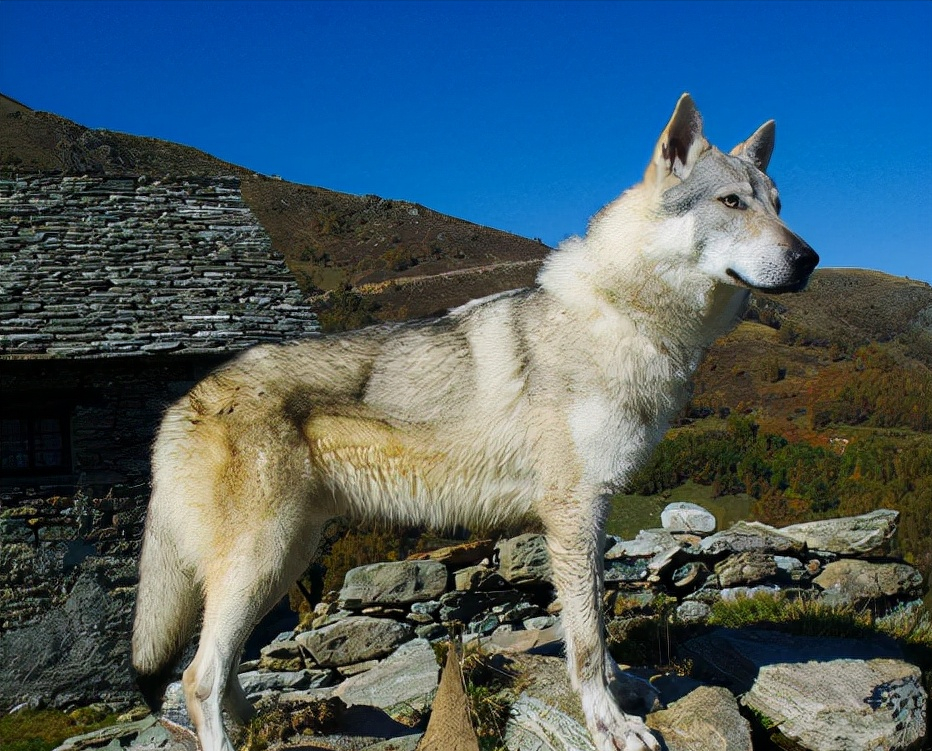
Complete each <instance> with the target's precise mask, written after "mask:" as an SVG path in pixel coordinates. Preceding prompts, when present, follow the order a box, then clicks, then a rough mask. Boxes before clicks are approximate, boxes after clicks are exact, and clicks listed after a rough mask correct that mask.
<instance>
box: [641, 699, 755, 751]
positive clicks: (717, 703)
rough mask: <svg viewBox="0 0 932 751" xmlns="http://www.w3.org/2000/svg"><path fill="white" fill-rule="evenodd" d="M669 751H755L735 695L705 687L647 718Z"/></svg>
mask: <svg viewBox="0 0 932 751" xmlns="http://www.w3.org/2000/svg"><path fill="white" fill-rule="evenodd" d="M647 726H648V727H649V728H651V729H652V730H656V731H658V732H659V733H660V734H661V735H662V736H663V740H664V743H665V744H666V748H667V751H752V748H753V747H752V746H751V726H750V724H749V723H748V721H747V720H746V719H744V717H742V716H741V713H740V711H739V710H738V702H737V700H736V699H735V697H734V695H733V694H732V693H731V692H730V691H729V690H728V689H725V688H721V687H719V686H701V687H699V688H697V689H695V690H693V691H691V692H690V693H689V694H687V695H686V696H684V697H683V698H682V699H680V700H679V701H676V702H674V703H673V704H671V705H670V706H669V707H668V708H667V709H663V710H660V711H659V712H654V713H653V714H649V715H647Z"/></svg>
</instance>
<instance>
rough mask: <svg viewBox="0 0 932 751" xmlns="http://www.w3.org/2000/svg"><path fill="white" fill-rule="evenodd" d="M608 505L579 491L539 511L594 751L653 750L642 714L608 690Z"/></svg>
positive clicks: (575, 684) (611, 668)
mask: <svg viewBox="0 0 932 751" xmlns="http://www.w3.org/2000/svg"><path fill="white" fill-rule="evenodd" d="M606 510H607V502H606V501H605V500H604V499H602V498H599V497H598V495H597V494H595V493H593V494H591V495H587V494H585V493H583V492H578V493H577V494H576V495H575V496H574V497H571V498H569V499H560V500H559V501H555V502H554V503H553V504H552V506H550V507H549V508H548V511H547V513H546V514H545V515H542V518H543V522H544V525H545V527H546V532H547V544H548V547H549V549H550V560H551V566H552V570H553V582H554V584H555V585H556V587H557V592H558V594H559V596H560V600H561V601H562V604H563V611H562V619H563V630H564V633H565V639H566V662H567V668H568V670H569V674H570V681H571V683H572V684H573V687H574V688H575V689H576V690H577V692H578V693H579V697H580V700H581V701H582V708H583V713H584V714H585V716H586V724H587V725H588V727H589V732H590V733H591V734H592V740H593V742H594V743H595V746H596V748H597V749H598V751H648V750H649V751H657V749H659V748H660V746H659V744H658V743H657V740H656V739H655V738H654V736H653V735H652V734H651V732H650V730H649V729H648V728H647V726H646V725H645V724H644V722H643V721H642V720H641V718H639V717H635V716H632V715H627V714H625V713H624V712H622V711H621V709H619V707H618V706H617V704H616V703H615V700H614V697H613V696H612V692H611V689H610V683H609V681H610V678H609V677H610V676H612V675H613V673H614V669H615V665H614V661H613V660H612V658H611V657H610V656H609V655H608V652H607V650H606V646H605V637H604V634H603V623H602V594H603V588H604V578H603V545H604V537H605V536H604V532H603V524H604V520H605V514H606Z"/></svg>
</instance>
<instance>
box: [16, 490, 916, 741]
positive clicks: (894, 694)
mask: <svg viewBox="0 0 932 751" xmlns="http://www.w3.org/2000/svg"><path fill="white" fill-rule="evenodd" d="M662 519H663V525H664V526H663V528H662V529H654V530H645V531H643V532H641V533H640V534H639V535H638V536H637V537H636V538H635V539H634V540H619V539H614V538H609V540H608V541H607V545H606V553H605V580H606V595H605V600H604V605H605V610H606V613H607V617H608V633H609V637H610V644H611V646H612V649H613V652H614V653H615V654H616V656H617V657H618V658H619V661H620V662H623V663H628V664H631V665H634V667H633V668H631V669H630V670H629V671H628V672H627V673H626V674H624V675H620V676H619V680H618V686H617V688H618V694H619V699H620V701H621V702H622V703H623V704H625V705H626V706H627V708H628V709H629V710H630V711H635V712H638V713H640V714H646V715H647V722H648V724H649V726H650V727H651V728H653V729H654V730H655V732H656V733H657V735H658V737H660V738H662V739H663V742H664V743H665V745H666V748H667V749H669V750H670V751H686V750H687V749H688V750H690V751H704V750H705V749H727V750H728V751H733V750H735V749H751V748H757V749H761V748H777V747H779V748H791V749H811V750H812V751H823V750H824V751H829V750H831V749H838V750H839V751H842V750H843V751H858V750H860V749H864V751H867V750H868V749H891V750H892V749H921V748H928V745H927V744H928V742H929V738H928V716H927V715H928V695H927V686H924V685H923V676H922V673H921V670H920V668H919V666H918V665H917V664H914V663H915V662H916V660H915V658H914V654H919V653H920V652H921V649H922V648H924V649H925V650H926V651H925V652H924V654H926V655H927V656H928V650H929V648H930V647H932V644H928V643H927V644H926V645H925V646H924V647H923V646H922V644H921V641H922V638H923V637H922V634H925V638H926V639H927V638H928V635H929V633H930V629H929V625H928V622H927V621H926V622H925V630H924V631H922V628H923V627H922V625H921V623H922V622H921V617H922V616H921V613H922V612H923V611H922V607H921V603H920V601H919V600H918V598H919V596H920V595H921V593H922V578H921V576H920V575H919V573H918V572H917V571H916V570H915V569H914V568H913V567H911V566H909V565H908V564H905V563H903V562H902V561H899V560H897V559H896V558H894V557H891V555H890V546H891V543H892V541H893V537H894V533H895V529H896V520H897V514H896V513H895V512H890V511H876V512H873V513H871V514H867V515H864V516H860V517H852V518H846V519H836V520H831V521H827V522H814V523H809V524H800V525H794V526H791V527H784V528H782V529H774V528H772V527H767V526H765V525H762V524H755V523H744V522H742V523H739V524H736V525H734V526H732V527H731V528H729V529H727V530H722V531H719V532H715V521H714V518H713V517H712V516H711V514H708V513H707V512H705V511H704V510H703V509H701V508H699V507H697V506H694V505H692V504H671V505H670V506H669V507H668V508H667V509H666V511H665V512H664V514H663V516H662ZM10 528H12V529H14V530H15V529H20V530H21V529H22V527H19V526H17V525H12V524H10V523H9V522H8V523H7V529H10ZM97 568H98V569H99V568H100V565H99V564H98V566H97ZM548 573H549V560H548V556H547V552H546V548H545V546H544V541H543V538H542V537H541V536H539V535H533V534H527V535H521V536H519V537H515V538H511V539H506V540H500V541H498V542H492V541H477V542H470V543H466V544H463V545H460V546H456V547H452V548H444V549H442V550H437V551H433V552H431V553H427V554H422V555H421V556H420V557H419V558H418V559H414V560H406V561H397V562H387V563H379V564H374V565H370V566H364V567H360V568H357V569H354V570H352V571H350V572H349V573H348V574H347V576H346V579H345V581H344V585H343V588H342V589H341V591H340V592H339V593H333V594H332V595H331V597H330V598H327V600H326V601H325V602H322V603H320V604H319V605H318V606H317V609H316V611H315V618H314V619H313V621H312V622H311V623H310V624H309V627H308V628H304V629H295V630H290V631H287V632H285V633H282V634H280V635H278V636H277V637H276V638H275V639H273V640H272V641H271V642H270V643H268V644H267V645H266V646H264V647H263V648H262V649H261V654H260V656H259V658H258V659H256V660H251V661H249V662H246V663H244V664H243V665H242V666H241V668H240V680H241V681H242V683H243V685H244V687H245V689H246V692H247V693H248V694H249V696H250V697H251V698H252V699H253V700H254V701H255V702H257V705H258V706H259V708H260V710H261V711H260V716H259V720H257V721H256V722H254V723H253V725H251V726H250V728H248V730H247V731H246V732H243V731H240V732H239V735H238V736H237V737H238V738H239V739H240V742H241V743H242V744H244V745H245V746H246V747H247V748H249V749H251V750H255V749H259V748H264V747H266V746H271V747H273V748H275V747H295V748H302V749H306V750H307V751H311V750H312V749H344V750H345V751H362V750H363V749H365V751H388V749H399V750H400V749H413V748H414V747H415V746H416V745H417V744H418V742H419V740H420V739H421V738H422V734H423V733H424V729H425V726H426V723H427V719H428V717H430V708H431V704H432V702H433V700H434V698H435V696H436V695H437V689H438V681H439V678H438V674H439V669H438V665H439V664H441V663H442V653H443V652H444V649H445V647H444V645H446V644H447V643H448V640H449V634H450V629H449V625H450V624H451V623H455V624H459V626H458V628H459V630H460V631H461V633H462V637H461V638H462V641H463V643H464V645H463V648H462V655H463V656H462V657H461V664H462V666H463V671H464V672H465V673H466V676H467V677H466V681H465V685H466V686H467V694H468V697H466V698H461V703H462V704H463V705H465V706H471V707H472V710H473V713H472V715H471V716H472V720H473V724H474V725H476V726H477V729H478V731H479V734H480V736H481V737H482V741H483V744H484V746H483V747H484V748H499V749H501V748H504V749H508V750H509V751H563V750H564V749H566V750H567V751H568V750H569V749H581V750H585V751H588V750H589V749H591V748H592V746H591V743H590V741H589V739H588V734H587V732H586V730H585V727H584V725H583V724H582V717H581V712H580V707H579V705H578V700H577V698H576V696H575V694H574V693H573V692H572V691H571V690H570V687H569V683H568V680H567V678H566V673H565V669H564V666H563V663H562V659H561V657H560V654H561V649H562V641H561V627H560V603H559V601H558V600H555V598H554V593H553V590H552V588H551V587H550V585H549V583H548ZM98 576H100V574H99V572H98ZM82 577H83V578H82ZM97 582H98V580H95V579H93V578H90V574H86V573H85V574H81V575H79V576H78V579H77V583H76V585H75V587H74V590H73V591H75V590H76V591H77V592H78V596H77V600H76V599H75V595H74V594H73V595H72V596H71V597H69V599H68V600H67V601H66V602H65V604H64V605H63V606H62V608H60V609H59V614H58V617H57V620H56V619H53V620H48V618H49V617H50V616H46V619H45V620H40V621H39V622H37V623H36V624H33V625H32V626H30V627H28V628H31V629H33V631H35V630H36V629H42V628H44V629H49V628H50V627H52V626H54V629H58V630H57V631H54V629H53V631H54V637H55V639H54V640H55V641H57V642H59V643H65V642H67V641H68V638H69V631H68V629H69V628H72V629H79V630H80V629H83V632H82V633H84V636H85V637H87V633H86V632H87V631H88V625H87V624H86V623H84V621H87V620H89V618H88V616H86V615H84V613H86V612H87V611H88V608H91V610H92V612H94V613H95V616H97V617H99V616H100V614H101V612H103V613H104V614H106V613H110V615H109V616H107V617H109V618H110V619H111V620H114V621H115V622H116V621H118V620H119V618H118V616H117V615H115V613H116V612H117V610H119V609H118V608H115V609H114V605H113V597H114V595H113V594H112V593H110V594H107V592H106V588H105V586H104V585H102V584H99V583H97ZM95 587H97V589H95ZM98 589H99V591H98ZM82 598H84V599H82ZM87 598H90V600H88V601H87V602H85V600H87ZM107 606H109V607H111V608H112V612H111V611H108V610H104V611H101V608H105V607H107ZM748 608H757V609H759V610H760V611H761V612H763V613H764V614H765V617H766V614H767V613H776V612H778V610H779V609H786V608H795V610H794V611H793V612H795V613H796V614H797V616H800V615H801V616H802V617H803V620H805V618H806V617H808V620H809V622H810V625H812V626H813V627H812V628H809V629H806V628H804V629H802V630H800V629H798V628H797V629H795V633H786V632H783V631H776V630H773V629H772V628H769V627H768V626H767V625H758V626H755V627H750V628H749V627H729V620H728V614H729V613H734V612H740V611H741V610H742V609H748ZM832 614H834V616H832ZM839 614H842V615H844V616H845V617H847V618H848V621H849V622H850V621H852V620H853V621H857V622H858V623H861V622H863V620H864V619H863V617H862V616H864V615H865V614H870V615H871V619H872V620H873V628H872V629H868V628H867V627H866V626H865V627H864V629H863V630H862V631H857V630H856V631H855V632H851V631H850V629H849V632H848V636H847V638H842V637H838V636H831V635H825V634H831V633H833V631H832V628H831V626H830V625H829V626H828V627H826V626H825V623H823V622H828V620H831V617H835V618H836V620H838V615H839ZM52 615H54V613H52ZM69 615H70V618H69V617H68V616H69ZM926 617H927V616H926ZM859 619H860V620H859ZM81 624H83V625H81ZM878 629H879V631H878ZM25 630H27V629H21V630H12V631H10V632H8V633H6V634H4V635H3V636H2V637H0V657H2V658H3V660H2V664H3V666H4V667H3V668H2V670H3V672H4V673H5V674H6V679H5V680H3V681H2V682H3V683H5V684H7V685H8V686H10V685H17V683H16V682H17V681H19V684H18V685H19V686H20V687H21V688H19V689H18V690H16V691H12V692H11V689H9V688H8V689H7V690H6V691H5V694H6V698H5V700H6V701H8V702H9V701H10V700H11V699H18V700H20V703H21V704H22V703H23V702H25V703H26V704H28V702H29V701H30V700H35V699H36V698H37V694H36V691H37V690H36V689H32V694H30V684H29V677H28V676H25V681H24V676H23V675H13V674H12V673H11V667H15V666H16V664H19V663H22V662H24V661H23V660H19V662H17V657H22V655H19V654H17V653H16V650H18V649H26V648H28V645H27V644H26V643H25V642H22V641H17V638H20V639H22V632H23V631H25ZM807 630H808V631H810V632H812V633H814V634H816V635H807V634H806V631H807ZM836 630H837V629H836ZM883 630H887V631H888V632H890V633H896V634H902V633H911V634H913V636H914V637H915V635H916V634H919V646H920V652H915V653H914V652H913V651H911V650H910V648H909V645H908V644H907V645H906V649H905V651H904V646H903V645H904V642H903V641H902V640H901V641H899V642H898V641H897V640H894V639H892V638H888V637H885V636H884V635H883V634H882V633H880V631H883ZM18 635H19V636H18ZM33 637H35V634H34V633H33ZM914 641H915V639H914ZM72 646H74V645H72ZM32 649H35V647H34V646H33V647H32ZM88 649H89V648H88V647H86V646H85V647H84V648H83V651H82V653H81V656H82V657H83V658H84V659H85V660H87V661H93V660H94V659H95V657H94V654H93V653H88ZM66 651H67V650H66ZM117 651H118V650H117ZM33 654H34V653H33ZM101 654H107V655H110V654H112V650H111V651H107V650H102V652H101ZM73 656H74V655H72V657H73ZM33 664H35V662H34V661H33ZM105 664H106V667H107V670H109V671H110V672H111V674H112V673H116V672H119V671H121V670H123V669H124V666H122V665H121V664H120V663H119V659H116V658H114V659H111V660H110V661H109V662H107V663H105ZM477 666H481V667H482V668H483V669H482V670H479V671H478V672H477V670H476V668H477ZM645 666H646V667H645ZM658 666H659V667H658ZM88 669H89V670H92V669H91V668H88ZM926 669H928V666H926ZM11 679H12V681H13V683H12V684H11V683H10V680H11ZM84 680H85V681H92V677H90V676H87V677H85V679H84ZM119 683H120V681H119V680H117V681H115V684H119ZM457 683H458V685H460V686H462V685H463V684H462V683H460V682H457ZM41 690H42V691H44V692H46V694H45V695H44V698H42V701H44V702H45V703H48V704H52V705H58V706H73V705H74V704H75V703H78V700H77V699H76V698H75V691H74V688H73V687H71V688H69V687H65V686H62V687H60V689H59V694H60V695H61V696H63V697H65V699H64V700H57V699H56V697H54V696H51V695H50V694H49V693H48V692H49V691H51V690H53V689H51V688H50V687H49V686H48V685H47V684H46V685H44V686H43V688H42V689H41ZM69 691H70V692H69ZM11 693H18V696H16V697H11V696H9V695H10V694H11ZM459 695H460V696H461V697H463V692H462V691H460V693H459ZM115 696H116V695H115V694H114V696H112V697H111V699H114V697H115ZM33 703H35V701H33ZM112 703H113V705H114V706H120V702H119V701H113V702H112ZM129 703H131V702H130V701H128V700H127V698H125V699H124V701H123V703H122V705H123V706H124V707H125V706H127V705H128V704H129ZM455 703H456V702H455V701H453V704H455ZM447 704H450V702H449V701H448V702H446V704H445V706H446V705H447ZM478 705H481V706H478ZM477 706H478V710H477ZM489 708H491V710H492V711H491V713H489V712H488V711H485V710H487V709H489ZM447 711H448V710H444V712H447ZM484 711H485V714H483V712H484ZM437 712H438V710H436V709H435V714H436V713H437ZM124 720H125V721H124V722H121V723H120V724H118V725H117V726H115V727H112V728H108V729H106V730H103V731H98V732H96V733H94V734H91V735H90V736H85V737H77V738H73V739H71V740H69V741H67V742H66V743H65V744H64V746H62V747H61V748H62V749H69V750H71V749H74V750H75V751H77V750H78V749H87V748H101V747H106V748H108V749H110V750H111V751H116V749H118V748H126V747H130V748H133V749H135V750H136V751H142V750H143V749H149V748H163V749H173V750H174V751H181V749H182V748H185V749H190V750H192V751H193V749H195V748H196V744H195V741H194V739H193V736H192V735H191V733H190V721H189V720H188V717H187V714H186V712H185V709H184V704H183V699H182V696H181V690H180V684H179V683H175V684H172V685H171V686H170V687H169V690H168V694H167V698H166V704H165V707H164V709H163V713H162V715H161V717H160V718H158V719H157V718H155V717H152V716H150V715H146V714H145V713H144V712H138V711H137V713H136V714H133V713H130V714H129V715H127V716H125V717H124ZM752 744H753V745H752ZM774 744H778V745H774ZM923 744H926V745H923ZM428 746H429V747H431V748H444V746H442V745H441V746H437V745H436V744H435V743H434V744H433V745H431V744H428V743H426V742H425V745H424V746H423V747H424V748H426V747H428ZM467 747H469V746H464V748H467ZM451 748H452V747H451Z"/></svg>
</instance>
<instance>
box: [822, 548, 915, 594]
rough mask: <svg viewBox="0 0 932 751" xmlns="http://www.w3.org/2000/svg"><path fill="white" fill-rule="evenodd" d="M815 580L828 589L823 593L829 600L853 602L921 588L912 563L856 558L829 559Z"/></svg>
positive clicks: (913, 592)
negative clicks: (873, 561)
mask: <svg viewBox="0 0 932 751" xmlns="http://www.w3.org/2000/svg"><path fill="white" fill-rule="evenodd" d="M813 582H814V583H815V584H816V585H817V586H819V587H821V588H822V589H823V590H825V593H824V596H825V597H828V598H829V599H830V600H832V601H836V602H842V603H851V604H854V605H859V604H862V603H865V602H869V601H871V600H880V599H883V598H887V597H897V596H906V597H911V596H916V595H919V594H921V592H922V574H921V573H920V572H919V571H917V570H916V569H915V568H913V567H912V566H910V565H909V564H906V563H872V562H870V561H863V560H859V559H856V558H849V559H843V560H840V561H834V562H833V563H829V564H828V565H827V566H826V567H825V569H824V570H823V571H822V573H821V574H819V575H818V576H817V577H816V578H815V579H813Z"/></svg>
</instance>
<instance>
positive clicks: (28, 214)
mask: <svg viewBox="0 0 932 751" xmlns="http://www.w3.org/2000/svg"><path fill="white" fill-rule="evenodd" d="M317 329H318V326H317V319H316V317H315V315H314V314H313V312H312V311H311V310H310V308H309V307H308V306H307V305H306V304H305V303H304V302H303V301H302V298H301V294H300V291H299V290H298V286H297V283H296V282H295V280H294V277H293V276H292V275H291V273H290V272H289V270H288V268H287V267H286V265H285V262H284V260H283V259H282V257H281V256H280V255H278V254H276V253H274V252H273V251H272V249H271V240H270V239H269V236H268V234H267V233H266V232H265V230H264V229H263V228H262V226H261V225H260V224H259V221H258V220H257V219H256V217H255V216H254V215H253V214H252V212H251V211H250V210H249V208H248V207H247V206H246V204H245V203H244V202H243V199H242V195H241V193H240V187H239V180H238V179H236V178H233V177H222V178H216V177H213V178H206V177H205V178H196V177H188V178H179V179H177V180H161V181H149V180H148V179H146V178H145V177H137V176H127V177H114V176H108V177H101V176H85V177H64V176H60V175H48V174H43V175H31V176H21V177H16V178H14V179H0V358H4V359H9V358H11V357H18V356H30V357H36V356H39V357H76V358H86V357H112V356H121V355H138V354H143V353H156V352H186V351H187V352H191V351H210V352H225V351H228V352H233V351H237V350H240V349H243V348H244V347H246V346H249V345H251V344H255V343H258V342H269V341H282V340H284V339H290V338H295V337H299V336H303V335H307V334H309V333H311V332H314V331H317Z"/></svg>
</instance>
